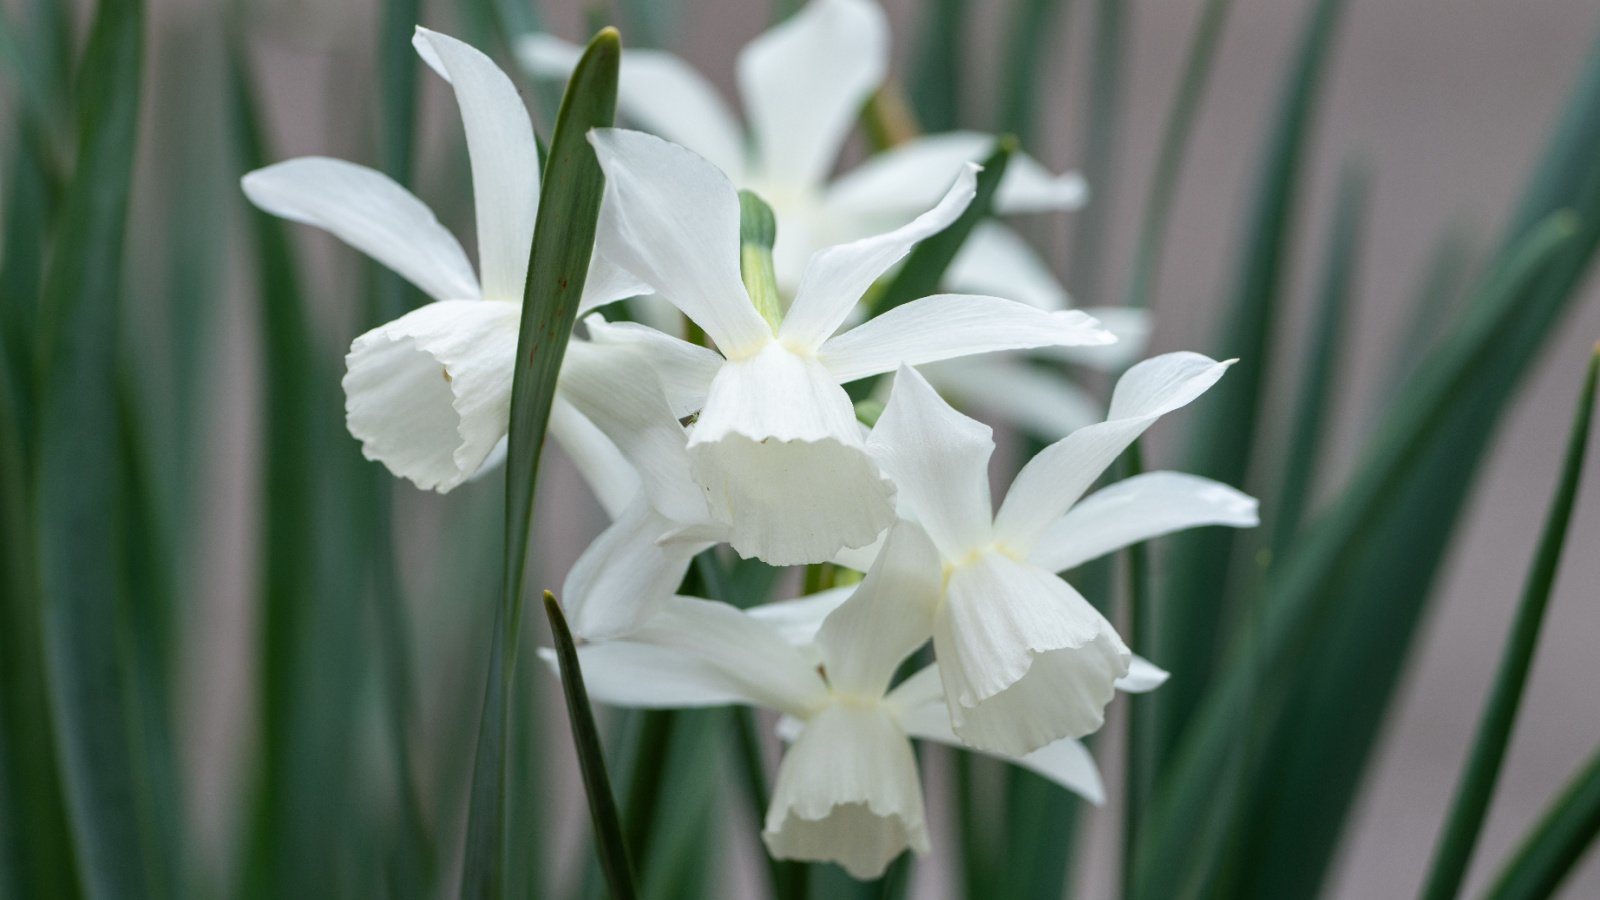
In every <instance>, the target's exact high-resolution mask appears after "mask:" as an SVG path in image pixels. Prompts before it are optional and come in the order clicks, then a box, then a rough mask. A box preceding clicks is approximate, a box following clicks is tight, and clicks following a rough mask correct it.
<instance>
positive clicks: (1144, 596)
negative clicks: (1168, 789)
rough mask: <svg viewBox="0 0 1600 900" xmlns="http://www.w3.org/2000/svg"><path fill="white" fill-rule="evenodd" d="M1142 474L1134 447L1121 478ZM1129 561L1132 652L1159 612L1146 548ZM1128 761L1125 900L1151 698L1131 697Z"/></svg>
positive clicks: (1150, 769) (1144, 779) (1146, 774)
mask: <svg viewBox="0 0 1600 900" xmlns="http://www.w3.org/2000/svg"><path fill="white" fill-rule="evenodd" d="M1143 471H1144V452H1143V450H1142V449H1141V448H1140V446H1139V445H1138V443H1135V444H1134V445H1133V446H1131V447H1129V448H1128V452H1127V454H1126V455H1125V456H1124V457H1123V463H1122V477H1123V478H1132V477H1134V476H1136V475H1139V474H1140V473H1142V472H1143ZM1124 557H1125V558H1126V560H1127V564H1128V567H1127V572H1128V575H1127V592H1126V596H1127V612H1126V615H1125V622H1124V624H1125V627H1126V632H1125V633H1126V634H1127V635H1128V640H1129V642H1130V644H1131V645H1132V646H1134V647H1148V646H1151V644H1152V643H1153V640H1154V632H1155V628H1154V627H1153V626H1154V624H1155V623H1154V622H1153V621H1152V620H1153V619H1154V614H1155V610H1154V609H1153V608H1152V606H1153V603H1152V598H1151V595H1150V559H1149V554H1148V552H1147V551H1146V549H1145V546H1144V545H1143V544H1134V545H1133V546H1131V547H1129V548H1128V549H1127V551H1126V553H1125V554H1124ZM1127 703H1128V736H1127V749H1126V753H1127V756H1126V761H1125V762H1124V763H1123V766H1124V771H1123V781H1122V783H1123V790H1122V896H1124V897H1132V896H1134V887H1135V885H1136V883H1137V881H1138V871H1137V869H1136V868H1135V867H1134V852H1133V848H1134V847H1136V846H1138V843H1139V827H1140V824H1141V823H1142V822H1143V820H1144V813H1145V807H1146V806H1148V805H1149V803H1150V788H1151V784H1152V783H1153V782H1154V781H1155V758H1154V756H1153V755H1152V754H1151V752H1150V751H1151V747H1150V718H1151V712H1152V711H1151V709H1150V704H1149V702H1148V698H1145V697H1140V696H1137V695H1133V694H1130V695H1128V696H1127Z"/></svg>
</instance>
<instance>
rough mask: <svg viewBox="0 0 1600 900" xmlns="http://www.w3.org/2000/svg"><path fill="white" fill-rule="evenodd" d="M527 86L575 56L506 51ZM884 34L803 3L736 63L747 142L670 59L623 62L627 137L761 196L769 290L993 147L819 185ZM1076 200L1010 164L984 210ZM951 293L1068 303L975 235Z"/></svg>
mask: <svg viewBox="0 0 1600 900" xmlns="http://www.w3.org/2000/svg"><path fill="white" fill-rule="evenodd" d="M517 52H518V55H519V57H520V58H521V60H522V62H523V64H524V65H525V66H526V67H527V68H528V70H529V71H530V72H532V73H533V74H535V75H541V76H548V77H565V76H566V75H567V74H568V73H569V72H571V70H572V67H573V66H574V65H576V64H577V61H578V57H579V56H580V55H581V52H582V51H581V48H579V47H577V46H576V45H574V44H570V43H567V42H566V41H562V40H560V39H558V38H555V37H552V36H551V35H548V34H531V35H526V36H524V37H523V38H522V39H521V40H520V41H519V43H518V45H517ZM888 66H889V27H888V22H887V21H886V19H885V17H884V14H883V11H882V10H881V9H879V8H878V6H877V5H876V4H874V3H871V2H868V0H812V2H810V3H808V4H806V6H805V7H804V8H802V9H801V10H800V11H799V12H797V13H795V14H794V15H793V16H792V17H790V18H789V19H788V20H786V21H784V22H783V23H781V24H779V25H777V26H775V27H773V28H772V29H771V30H770V31H767V32H766V33H765V34H762V35H761V36H759V37H757V38H756V39H755V40H753V41H751V42H750V44H748V45H747V46H746V47H745V48H744V49H743V50H742V51H741V53H740V54H739V66H738V81H739V92H740V95H741V97H742V100H743V105H744V111H745V118H746V122H747V123H748V125H749V130H750V134H749V139H748V140H747V139H746V136H745V132H744V129H743V128H742V127H741V125H740V123H739V120H738V119H737V118H736V117H735V116H734V115H733V113H732V112H731V111H730V110H729V109H728V107H727V105H726V104H725V103H724V102H723V100H722V98H721V96H719V95H718V93H717V90H716V88H715V87H714V86H712V85H711V83H710V82H708V81H707V80H706V79H705V78H704V77H703V76H702V75H700V73H699V72H697V71H695V69H694V68H693V67H692V66H690V65H689V64H688V63H686V62H685V61H683V60H682V59H680V58H679V57H677V56H674V55H673V54H670V53H666V52H663V51H659V50H629V51H627V52H626V53H625V54H623V58H622V75H621V83H620V85H619V90H618V95H617V104H618V109H619V111H621V113H622V114H623V115H624V116H625V117H627V118H628V119H630V120H631V121H633V122H634V123H636V124H638V125H639V126H641V127H643V128H645V129H646V130H648V131H651V132H653V133H655V134H658V135H660V136H662V137H664V138H667V139H668V140H670V141H673V142H674V143H677V144H681V145H682V146H685V147H688V148H689V149H691V150H694V151H695V152H696V153H699V154H700V155H701V156H703V157H705V158H706V159H708V160H710V161H711V162H712V163H713V164H715V165H716V166H717V167H718V168H720V169H721V170H722V171H723V172H724V173H726V174H727V176H728V177H729V178H730V179H732V181H733V183H734V184H735V185H737V186H738V187H740V188H744V189H748V190H750V191H753V192H755V193H756V194H758V195H760V196H761V197H762V198H763V199H764V200H766V201H767V202H768V203H770V204H771V205H772V208H773V210H774V211H775V212H776V214H777V217H778V242H777V246H776V248H775V255H776V267H777V274H778V283H779V285H780V287H782V289H783V290H784V292H785V293H791V294H792V293H793V292H794V291H795V290H797V289H798V288H799V286H800V282H801V278H802V275H803V273H804V270H805V265H806V260H807V259H809V258H810V256H811V254H812V253H814V252H816V251H817V250H820V249H822V248H824V247H827V246H831V245H833V244H839V243H845V242H848V241H853V240H856V239H858V238H861V237H865V236H867V235H870V234H875V233H878V232H881V231H886V230H888V229H891V228H895V227H897V226H900V225H903V224H905V223H906V222H908V221H910V220H911V219H912V218H914V217H915V216H917V215H918V214H919V213H921V212H922V211H923V210H926V209H928V208H929V207H931V206H932V205H933V204H934V203H935V202H936V201H937V200H938V193H937V192H938V190H939V189H940V188H941V187H942V186H943V185H945V184H948V183H949V180H950V179H951V178H952V177H954V176H955V174H956V172H957V171H958V170H959V169H960V167H961V166H962V165H963V164H964V163H970V162H978V161H981V160H983V159H984V158H985V157H987V156H988V155H989V153H990V152H991V151H992V150H993V148H994V138H993V137H991V136H989V135H985V134H980V133H976V132H951V133H947V134H937V135H930V136H926V137H918V138H913V139H912V140H909V141H906V142H905V143H903V144H900V145H897V146H895V147H893V148H891V149H890V150H888V151H887V152H884V153H880V154H878V155H876V156H873V157H871V158H870V159H868V160H867V161H866V162H864V163H863V164H862V165H861V166H859V167H858V168H856V169H854V170H852V171H851V172H849V173H848V174H845V175H843V176H841V177H839V178H838V179H836V180H833V181H832V182H831V183H830V181H829V175H830V173H831V172H832V170H833V168H834V165H835V163H836V161H837V159H838V157H839V154H840V151H841V150H842V149H843V147H844V144H845V140H846V138H847V137H848V136H849V134H850V131H851V129H852V128H853V126H854V124H855V121H856V117H857V115H858V114H859V113H860V111H861V108H862V105H863V104H865V103H866V101H867V99H868V98H869V97H871V96H872V94H873V92H874V91H876V90H877V89H878V88H879V86H881V85H882V84H883V81H884V78H885V76H886V74H887V72H888ZM1085 196H1086V190H1085V188H1084V184H1083V179H1082V178H1080V177H1079V176H1078V175H1077V174H1076V173H1070V174H1066V175H1053V174H1051V173H1050V172H1049V171H1048V170H1046V169H1045V168H1044V166H1042V165H1040V164H1039V163H1038V162H1037V161H1036V160H1034V159H1032V158H1031V157H1028V156H1024V155H1021V154H1017V155H1014V156H1013V157H1012V159H1011V162H1010V165H1009V166H1008V167H1007V169H1006V174H1005V179H1004V180H1003V181H1002V182H1001V184H1000V188H999V192H998V195H997V197H996V206H997V208H998V210H999V211H1000V212H1002V213H1031V212H1044V211H1050V210H1064V209H1076V208H1077V207H1079V206H1081V205H1082V204H1083V201H1084V199H1085ZM948 283H949V285H950V287H952V288H954V289H956V290H961V291H970V292H975V293H982V294H993V295H995V296H1000V297H1007V298H1010V299H1014V300H1021V301H1024V302H1026V303H1030V304H1032V305H1035V306H1038V307H1040V308H1043V309H1062V308H1065V307H1066V305H1067V295H1066V292H1065V291H1064V290H1062V288H1061V286H1060V285H1059V284H1058V283H1057V282H1056V280H1055V278H1054V276H1052V275H1051V274H1050V271H1049V269H1048V267H1046V266H1045V265H1044V264H1043V263H1042V262H1040V261H1039V259H1038V257H1037V256H1036V255H1035V254H1034V253H1033V251H1032V250H1031V249H1030V248H1029V247H1028V245H1027V242H1026V241H1024V240H1022V238H1021V237H1019V236H1018V235H1017V234H1015V233H1014V232H1012V231H1010V230H1009V229H1007V228H1005V227H1003V226H1001V225H998V224H996V223H992V222H991V223H983V224H982V225H980V226H979V227H978V228H977V229H976V231H975V232H974V233H973V235H972V237H971V238H970V240H969V241H968V242H967V244H966V246H965V247H963V248H962V251H961V253H960V255H959V256H958V257H957V259H956V260H955V262H954V263H953V265H952V267H951V270H950V272H949V275H948Z"/></svg>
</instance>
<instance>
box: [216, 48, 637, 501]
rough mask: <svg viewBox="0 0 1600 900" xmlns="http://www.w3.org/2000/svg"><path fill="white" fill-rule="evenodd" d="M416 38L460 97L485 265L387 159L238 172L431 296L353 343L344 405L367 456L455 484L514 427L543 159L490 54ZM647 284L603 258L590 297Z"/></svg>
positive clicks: (258, 198)
mask: <svg viewBox="0 0 1600 900" xmlns="http://www.w3.org/2000/svg"><path fill="white" fill-rule="evenodd" d="M412 44H413V45H414V46H415V47H416V49H417V53H418V54H419V55H420V56H421V57H422V58H423V60H424V61H425V62H426V63H427V64H428V65H429V67H430V68H432V69H433V70H434V71H435V72H437V73H438V74H439V75H440V76H441V77H443V78H444V79H445V80H446V81H448V82H449V83H450V85H451V87H452V88H453V89H454V93H455V97H456V102H457V103H458V105H459V106H460V108H461V118H462V122H463V124H464V125H465V126H466V134H467V153H468V156H469V158H470V161H471V164H472V185H473V199H474V204H475V207H476V215H477V235H478V263H479V271H478V273H477V274H474V272H473V269H472V264H471V263H470V262H469V261H468V260H467V256H466V254H465V252H463V251H462V249H461V245H460V244H459V243H458V242H457V241H456V239H455V237H454V236H452V235H451V234H450V232H449V231H447V230H446V229H445V228H444V227H443V226H442V225H440V224H439V221H438V219H437V218H435V216H434V214H433V212H432V211H431V210H430V209H429V208H428V207H427V205H426V204H424V203H423V202H422V201H421V200H419V199H417V198H416V197H415V196H414V195H412V194H411V193H410V192H409V191H407V190H406V189H405V188H403V187H401V186H400V185H399V184H397V183H395V181H394V180H393V179H391V178H389V177H388V176H387V175H384V174H383V173H381V172H378V171H375V170H373V169H369V168H366V167H365V166H359V165H356V164H354V163H349V162H344V161H342V160H337V159H328V158H325V157H302V158H298V159H291V160H287V161H285V162H281V163H277V164H274V165H271V166H267V167H266V168H263V169H258V170H256V171H254V172H251V173H249V174H247V175H245V176H244V178H243V180H242V182H241V183H242V186H243V188H244V192H245V194H246V196H248V197H249V198H250V200H251V202H253V203H254V204H255V205H256V206H258V207H260V208H261V209H263V210H265V211H266V212H269V213H272V214H274V215H277V216H281V217H283V218H286V219H291V220H293V221H296V222H302V223H305V224H308V225H315V226H317V227H319V228H322V229H324V230H326V231H328V232H330V233H332V234H333V235H334V236H336V237H338V238H339V239H341V240H343V241H344V242H345V243H347V244H350V245H351V246H353V247H355V248H356V249H358V250H361V251H362V252H364V253H366V254H367V255H368V256H371V257H372V258H373V259H375V260H377V261H378V262H380V263H382V264H384V265H385V266H387V267H389V268H390V269H392V270H394V271H395V272H396V273H397V274H399V275H400V276H402V277H404V278H405V279H406V280H408V281H410V282H411V283H412V284H415V285H416V286H417V287H418V288H420V289H422V291H423V292H424V293H426V294H428V295H429V296H431V297H432V298H434V300H435V302H433V303H429V304H427V305H425V306H423V307H420V308H419V309H416V310H414V311H412V312H410V313H407V314H406V315H404V316H401V317H400V318H398V319H396V320H394V321H393V322H389V323H387V324H385V325H381V326H379V327H377V328H374V329H373V330H371V331H369V332H367V333H365V334H363V335H361V336H359V337H357V338H356V339H355V341H354V342H353V343H352V344H351V346H350V353H349V354H348V355H347V356H346V357H345V364H346V367H347V372H346V375H345V378H344V389H345V415H346V423H347V424H348V426H349V428H350V433H351V434H352V435H354V436H355V437H356V438H357V439H358V440H360V441H361V448H362V452H363V453H364V454H365V455H366V456H367V458H368V459H375V460H378V461H380V462H382V463H383V464H384V465H385V466H387V467H388V468H389V470H390V471H391V472H393V473H394V474H395V475H397V476H400V477H403V478H407V479H410V480H411V481H413V482H415V483H416V485H417V486H418V487H420V488H423V489H432V490H437V491H439V492H440V493H444V492H446V491H449V490H450V489H451V488H453V487H455V486H457V485H459V484H461V483H462V482H463V481H465V480H466V479H468V478H469V477H471V476H472V475H473V474H474V473H476V472H477V471H478V470H479V469H480V468H482V467H483V466H484V464H485V461H486V460H490V458H491V454H492V453H493V452H494V451H495V449H496V447H497V446H500V445H501V444H502V442H503V440H504V438H505V434H506V426H507V418H508V415H509V410H510V403H511V381H512V376H513V374H514V363H515V357H516V347H517V329H518V323H519V320H520V316H521V301H522V292H523V285H524V280H525V276H526V275H527V269H528V252H529V248H530V246H531V244H532V240H533V230H534V219H535V217H536V215H537V213H538V207H539V165H538V156H537V153H536V151H535V149H534V139H533V127H532V125H531V124H530V123H529V120H528V114H527V110H526V109H525V108H524V107H523V105H522V100H521V98H520V97H519V96H518V95H517V90H516V87H515V86H514V85H512V83H511V80H510V79H509V78H508V77H506V74H505V73H504V72H502V71H501V70H500V69H499V67H497V66H496V65H495V64H494V63H493V61H491V60H490V59H489V58H488V57H487V56H484V55H483V54H482V53H480V52H478V51H477V50H475V49H473V48H472V47H470V46H468V45H467V44H464V43H462V42H461V41H458V40H456V39H454V38H451V37H448V36H446V35H442V34H439V33H437V32H433V31H429V30H427V29H425V28H418V29H417V30H416V35H415V37H414V38H413V40H412ZM479 275H481V278H482V280H481V283H480V280H479ZM641 291H642V288H640V287H639V285H637V283H636V282H634V281H633V280H631V279H629V278H627V277H626V276H625V275H624V274H623V273H622V272H620V271H619V270H617V269H616V268H615V267H613V266H608V265H606V264H605V263H604V262H603V261H598V260H597V261H596V263H595V264H594V265H593V266H591V270H590V273H589V278H588V281H587V283H586V284H585V287H584V305H585V306H586V307H592V306H594V305H597V304H600V303H605V302H608V301H610V300H614V299H617V298H619V297H625V296H630V295H633V294H637V293H640V292H641Z"/></svg>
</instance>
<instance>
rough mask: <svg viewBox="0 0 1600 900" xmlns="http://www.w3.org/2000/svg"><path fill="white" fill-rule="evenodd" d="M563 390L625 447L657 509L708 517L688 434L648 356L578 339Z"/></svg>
mask: <svg viewBox="0 0 1600 900" xmlns="http://www.w3.org/2000/svg"><path fill="white" fill-rule="evenodd" d="M560 390H561V394H562V396H564V397H565V398H566V399H567V400H568V401H570V402H571V403H572V405H573V406H575V407H576V408H577V409H578V411H579V412H581V413H583V415H584V416H585V417H586V418H588V419H589V420H590V421H591V422H593V423H594V424H595V426H596V427H598V428H599V429H600V430H601V431H602V432H604V433H605V435H606V437H607V438H610V440H611V442H612V443H614V444H616V446H617V448H618V449H619V450H621V451H622V454H623V456H625V457H626V458H627V459H628V462H629V463H631V464H632V465H633V467H634V469H636V470H637V471H638V473H639V478H640V480H641V482H642V484H643V486H644V491H645V493H646V494H647V495H648V496H649V498H650V503H651V505H653V506H654V507H655V508H656V510H657V511H659V512H660V513H661V514H662V515H664V516H666V517H667V518H668V519H670V520H672V521H673V522H674V523H678V524H693V523H698V522H703V521H705V520H706V518H707V513H706V504H705V499H704V497H703V494H702V492H701V490H700V486H699V485H697V484H695V482H694V479H693V477H692V476H691V475H690V471H689V452H688V448H687V443H688V435H687V434H685V433H684V430H683V426H682V425H680V424H679V423H678V418H677V416H674V415H673V414H672V410H671V408H670V407H669V406H668V405H667V398H666V395H665V394H664V393H663V392H662V390H661V384H660V381H659V380H658V379H657V376H656V373H655V370H654V369H653V368H652V367H651V366H650V363H649V361H648V360H647V359H646V358H645V357H644V355H643V354H641V353H639V352H637V351H636V350H635V349H634V348H633V347H631V346H628V345H626V344H610V345H607V344H595V343H591V342H589V341H572V342H571V343H570V344H569V345H568V346H567V356H566V359H565V360H564V361H563V362H562V366H561V381H560Z"/></svg>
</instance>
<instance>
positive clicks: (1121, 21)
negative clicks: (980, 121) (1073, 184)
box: [1068, 0, 1129, 306]
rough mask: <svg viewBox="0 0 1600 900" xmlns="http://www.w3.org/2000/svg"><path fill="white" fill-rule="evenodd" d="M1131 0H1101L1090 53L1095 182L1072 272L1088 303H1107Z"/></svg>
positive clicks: (1088, 153)
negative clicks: (1109, 236)
mask: <svg viewBox="0 0 1600 900" xmlns="http://www.w3.org/2000/svg"><path fill="white" fill-rule="evenodd" d="M1125 7H1126V3H1125V0H1096V3H1095V7H1094V40H1093V41H1092V42H1091V44H1090V45H1089V46H1090V52H1089V102H1088V104H1087V105H1086V106H1085V109H1084V120H1083V130H1082V133H1081V138H1080V140H1081V141H1082V144H1081V145H1080V146H1081V147H1082V156H1081V157H1080V159H1081V162H1080V163H1079V169H1080V170H1081V171H1082V172H1083V177H1084V180H1086V181H1087V182H1088V183H1089V192H1090V196H1089V203H1088V205H1087V206H1085V207H1084V208H1083V209H1081V210H1079V211H1078V212H1077V213H1076V214H1075V215H1074V216H1073V222H1072V253H1071V255H1070V257H1069V260H1068V275H1069V277H1070V279H1071V285H1072V290H1073V292H1074V294H1075V295H1076V297H1077V300H1078V302H1079V303H1080V304H1082V305H1087V306H1097V305H1100V304H1101V303H1103V302H1104V298H1105V294H1104V293H1103V290H1102V284H1101V282H1102V281H1103V280H1104V279H1103V278H1102V267H1103V265H1104V262H1105V240H1106V236H1107V233H1108V229H1109V228H1110V227H1111V211H1112V209H1113V208H1114V207H1113V206H1112V196H1113V194H1114V193H1115V186H1116V177H1117V172H1116V168H1117V167H1116V163H1117V153H1118V150H1117V139H1118V132H1119V129H1120V125H1119V123H1118V117H1119V116H1120V114H1121V112H1122V105H1123V104H1122V77H1123V60H1124V58H1125V57H1126V56H1127V52H1128V47H1127V44H1128V40H1129V36H1128V33H1127V31H1128V28H1127V20H1126V16H1127V11H1126V8H1125Z"/></svg>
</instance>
